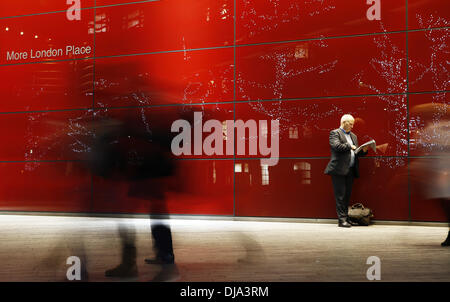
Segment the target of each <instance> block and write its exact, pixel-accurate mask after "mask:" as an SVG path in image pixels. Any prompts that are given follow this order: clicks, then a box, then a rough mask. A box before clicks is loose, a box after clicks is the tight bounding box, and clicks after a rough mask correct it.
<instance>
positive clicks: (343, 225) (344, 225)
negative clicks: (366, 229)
mask: <svg viewBox="0 0 450 302" xmlns="http://www.w3.org/2000/svg"><path fill="white" fill-rule="evenodd" d="M339 226H340V227H341V228H351V227H352V226H351V225H350V223H348V222H347V220H339Z"/></svg>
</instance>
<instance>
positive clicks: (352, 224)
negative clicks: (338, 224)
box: [347, 219, 359, 226]
mask: <svg viewBox="0 0 450 302" xmlns="http://www.w3.org/2000/svg"><path fill="white" fill-rule="evenodd" d="M347 222H348V223H349V224H350V225H351V226H357V225H359V223H357V222H353V221H351V220H350V219H347Z"/></svg>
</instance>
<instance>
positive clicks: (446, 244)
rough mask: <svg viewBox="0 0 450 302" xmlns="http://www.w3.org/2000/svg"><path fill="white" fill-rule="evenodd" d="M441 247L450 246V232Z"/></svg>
mask: <svg viewBox="0 0 450 302" xmlns="http://www.w3.org/2000/svg"><path fill="white" fill-rule="evenodd" d="M441 246H450V232H448V236H447V239H445V241H444V242H442V243H441Z"/></svg>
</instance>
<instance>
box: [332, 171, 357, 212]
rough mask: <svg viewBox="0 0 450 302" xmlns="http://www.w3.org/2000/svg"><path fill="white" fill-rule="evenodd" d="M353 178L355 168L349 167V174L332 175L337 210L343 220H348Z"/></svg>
mask: <svg viewBox="0 0 450 302" xmlns="http://www.w3.org/2000/svg"><path fill="white" fill-rule="evenodd" d="M353 179H354V172H353V168H350V169H349V172H348V174H347V175H331V181H332V182H333V191H334V198H335V199H336V212H337V215H338V218H339V219H341V220H346V219H347V217H348V206H349V203H350V195H351V194H352V186H353Z"/></svg>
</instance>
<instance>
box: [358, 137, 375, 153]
mask: <svg viewBox="0 0 450 302" xmlns="http://www.w3.org/2000/svg"><path fill="white" fill-rule="evenodd" d="M366 146H367V147H370V148H372V150H373V151H374V152H376V148H377V144H376V143H375V140H374V139H373V140H371V141H368V142H367V143H365V144H362V145H361V146H359V147H358V148H356V150H355V154H357V153H358V152H359V151H361V150H362V148H364V147H366Z"/></svg>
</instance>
